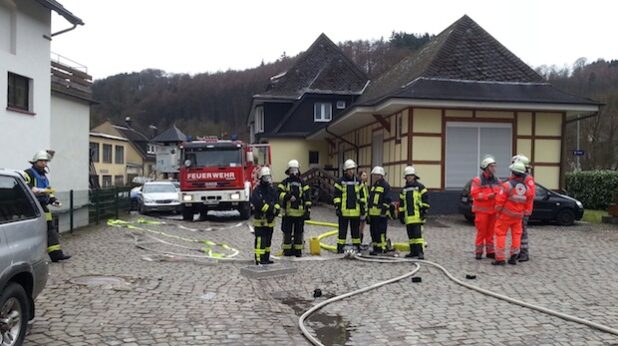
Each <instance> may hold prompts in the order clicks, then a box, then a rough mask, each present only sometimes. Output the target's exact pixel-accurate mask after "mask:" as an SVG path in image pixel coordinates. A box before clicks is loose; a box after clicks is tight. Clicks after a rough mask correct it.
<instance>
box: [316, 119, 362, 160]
mask: <svg viewBox="0 0 618 346" xmlns="http://www.w3.org/2000/svg"><path fill="white" fill-rule="evenodd" d="M328 126H329V125H326V127H325V128H324V130H326V133H328V134H329V135H331V136H333V137H335V138H338V139H340V140H342V141H344V142H346V143H348V144H349V145H351V146H353V147H354V149H355V151H356V165H358V164H359V151H360V150H359V148H358V145H356V144H354V143H352V142H350V141H348V140H347V139H345V138H343V137H341V136H339V135H336V134H334V133H332V132H330V131H329V130H328Z"/></svg>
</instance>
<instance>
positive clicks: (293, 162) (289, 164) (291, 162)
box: [288, 160, 300, 168]
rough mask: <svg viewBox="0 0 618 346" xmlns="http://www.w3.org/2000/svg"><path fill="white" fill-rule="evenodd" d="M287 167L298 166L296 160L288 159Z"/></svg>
mask: <svg viewBox="0 0 618 346" xmlns="http://www.w3.org/2000/svg"><path fill="white" fill-rule="evenodd" d="M288 168H300V165H299V164H298V160H290V162H288Z"/></svg>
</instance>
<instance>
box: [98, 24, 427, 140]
mask: <svg viewBox="0 0 618 346" xmlns="http://www.w3.org/2000/svg"><path fill="white" fill-rule="evenodd" d="M429 39H431V36H430V35H429V34H422V35H415V34H407V33H403V32H400V33H396V32H393V34H392V35H391V37H390V38H389V39H388V40H384V39H380V40H374V41H367V40H364V41H363V40H359V41H346V42H342V43H340V44H339V46H340V47H341V49H342V50H343V52H344V53H345V54H346V55H347V56H348V57H350V58H351V59H352V60H353V61H354V62H355V63H356V64H358V66H359V67H360V68H362V69H364V70H365V72H366V73H367V74H368V75H369V76H370V77H371V76H376V75H378V74H380V73H382V72H383V71H384V70H385V69H386V68H388V67H389V66H392V65H393V64H394V63H396V62H397V61H399V60H400V59H401V58H402V57H403V56H405V55H406V54H409V53H410V52H411V51H413V50H416V49H418V48H419V47H420V46H422V45H423V44H425V43H426V42H428V41H429ZM295 58H296V56H295V57H289V56H286V54H285V53H283V54H282V56H281V57H280V58H279V59H278V60H277V61H275V62H271V63H262V64H261V65H260V66H258V67H255V68H251V69H247V70H244V71H234V70H229V71H225V72H217V73H200V74H196V75H188V74H170V73H166V72H165V71H161V70H156V69H146V70H143V71H141V72H135V73H122V74H117V75H114V76H110V77H107V78H105V79H100V80H97V81H95V83H94V85H93V94H94V98H95V99H96V100H97V101H99V102H100V104H99V105H96V106H94V107H93V110H92V114H91V122H90V123H91V124H92V126H93V127H94V126H97V125H98V124H100V123H102V122H103V121H105V120H106V119H110V120H112V121H113V122H116V123H123V122H124V118H125V117H127V116H130V117H131V118H132V120H133V126H136V127H138V128H140V129H142V130H144V131H145V132H147V133H150V132H148V131H149V130H148V127H149V125H155V126H157V127H158V128H159V129H160V131H163V130H165V129H166V128H167V127H169V126H171V125H172V124H174V123H175V124H176V126H178V128H180V129H181V130H182V131H184V132H186V133H187V134H189V135H221V134H222V133H228V134H231V133H237V134H238V135H239V136H240V138H244V139H246V138H247V137H248V136H247V128H246V118H247V113H248V111H249V107H250V105H251V98H252V96H253V95H254V94H256V93H259V92H262V91H264V90H265V88H266V86H267V84H268V81H269V78H270V77H272V76H275V75H277V74H279V73H281V72H283V71H285V70H287V69H288V67H290V65H291V64H292V63H293V62H294V59H295Z"/></svg>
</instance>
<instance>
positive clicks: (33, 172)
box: [24, 166, 56, 209]
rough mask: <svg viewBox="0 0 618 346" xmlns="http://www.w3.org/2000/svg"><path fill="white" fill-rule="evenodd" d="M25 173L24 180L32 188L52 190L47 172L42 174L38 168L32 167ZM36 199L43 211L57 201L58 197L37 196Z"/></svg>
mask: <svg viewBox="0 0 618 346" xmlns="http://www.w3.org/2000/svg"><path fill="white" fill-rule="evenodd" d="M24 173H25V175H24V179H25V180H26V184H28V186H30V188H33V187H36V188H39V189H51V186H50V184H49V179H47V176H46V175H45V172H41V171H40V170H38V169H37V168H36V167H34V166H32V167H30V168H28V169H26V170H25V171H24ZM36 199H37V200H38V201H39V203H41V206H42V207H43V209H45V208H46V207H47V205H49V204H52V203H54V202H55V201H56V197H54V195H53V194H37V195H36Z"/></svg>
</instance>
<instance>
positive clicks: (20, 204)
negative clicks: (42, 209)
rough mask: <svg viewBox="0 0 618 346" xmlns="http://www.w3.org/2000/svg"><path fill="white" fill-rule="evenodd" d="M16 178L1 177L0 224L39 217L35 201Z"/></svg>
mask: <svg viewBox="0 0 618 346" xmlns="http://www.w3.org/2000/svg"><path fill="white" fill-rule="evenodd" d="M24 188H25V187H24V186H23V185H22V184H20V183H19V181H18V180H17V179H16V178H15V177H10V176H3V175H0V224H4V223H9V222H16V221H21V220H27V219H32V218H35V217H37V216H38V209H37V208H36V206H35V204H34V203H35V202H34V200H32V199H31V198H30V196H28V195H27V194H26V192H25V191H24Z"/></svg>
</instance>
